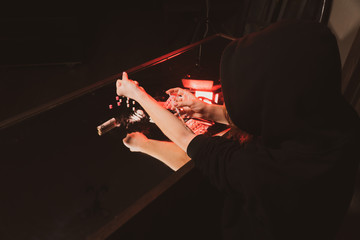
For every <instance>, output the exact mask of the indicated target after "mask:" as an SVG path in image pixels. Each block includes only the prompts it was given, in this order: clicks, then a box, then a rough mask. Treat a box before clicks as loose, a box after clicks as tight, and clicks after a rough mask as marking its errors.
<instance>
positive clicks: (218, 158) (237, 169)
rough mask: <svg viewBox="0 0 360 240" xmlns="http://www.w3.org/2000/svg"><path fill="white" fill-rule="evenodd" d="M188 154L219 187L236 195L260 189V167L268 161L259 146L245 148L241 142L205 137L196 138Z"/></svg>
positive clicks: (189, 147) (188, 149)
mask: <svg viewBox="0 0 360 240" xmlns="http://www.w3.org/2000/svg"><path fill="white" fill-rule="evenodd" d="M187 153H188V155H189V156H190V157H191V158H192V159H193V161H194V162H195V166H196V167H197V168H198V169H199V170H200V171H201V172H202V173H203V174H204V175H205V176H207V177H208V179H209V180H210V182H211V183H212V184H213V185H214V186H215V187H217V188H218V189H219V190H220V191H222V192H227V193H232V194H234V193H235V194H238V193H240V194H242V193H243V192H244V191H245V192H247V191H248V190H250V191H251V189H254V188H256V186H255V185H257V183H258V182H259V180H261V179H262V177H261V175H263V174H262V173H261V169H263V168H259V167H257V166H256V165H258V163H259V162H262V161H263V160H265V159H266V158H267V156H266V154H261V153H260V152H258V151H257V149H256V147H255V146H253V147H247V148H246V149H244V148H243V147H242V146H241V145H240V144H239V143H238V142H237V141H233V140H229V139H226V138H224V137H209V136H205V135H199V136H196V137H195V138H194V139H193V140H192V141H191V142H190V144H189V146H188V148H187Z"/></svg>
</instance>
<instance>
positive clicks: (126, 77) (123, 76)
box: [122, 72, 129, 80]
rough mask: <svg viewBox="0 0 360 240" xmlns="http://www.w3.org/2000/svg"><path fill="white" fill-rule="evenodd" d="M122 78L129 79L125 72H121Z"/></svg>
mask: <svg viewBox="0 0 360 240" xmlns="http://www.w3.org/2000/svg"><path fill="white" fill-rule="evenodd" d="M122 80H129V78H128V75H127V73H126V72H123V74H122Z"/></svg>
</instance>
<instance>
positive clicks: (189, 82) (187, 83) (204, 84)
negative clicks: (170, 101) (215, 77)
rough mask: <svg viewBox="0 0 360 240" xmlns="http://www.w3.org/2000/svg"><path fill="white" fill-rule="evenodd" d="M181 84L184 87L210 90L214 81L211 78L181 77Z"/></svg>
mask: <svg viewBox="0 0 360 240" xmlns="http://www.w3.org/2000/svg"><path fill="white" fill-rule="evenodd" d="M182 84H183V86H184V87H185V88H190V89H199V90H211V89H212V87H213V84H214V81H211V80H195V79H182Z"/></svg>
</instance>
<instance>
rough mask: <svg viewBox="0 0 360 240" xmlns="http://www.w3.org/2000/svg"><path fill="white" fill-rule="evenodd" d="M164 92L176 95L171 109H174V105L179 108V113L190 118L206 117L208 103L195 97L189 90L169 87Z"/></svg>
mask: <svg viewBox="0 0 360 240" xmlns="http://www.w3.org/2000/svg"><path fill="white" fill-rule="evenodd" d="M166 93H167V94H170V95H177V96H178V97H176V98H175V103H174V105H173V107H172V109H171V110H174V108H175V107H176V108H178V109H179V110H180V114H183V115H187V116H188V117H192V118H205V119H207V117H208V116H207V115H208V114H207V107H208V105H209V104H208V103H205V102H203V101H201V100H199V99H197V98H196V97H195V96H194V95H193V94H192V93H191V92H190V91H188V90H185V89H182V88H171V89H169V90H167V91H166Z"/></svg>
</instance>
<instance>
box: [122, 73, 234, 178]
mask: <svg viewBox="0 0 360 240" xmlns="http://www.w3.org/2000/svg"><path fill="white" fill-rule="evenodd" d="M116 93H117V95H119V96H126V97H129V98H132V99H134V100H135V101H137V102H138V103H139V104H140V105H141V106H142V107H143V108H144V110H145V111H146V112H147V113H148V114H149V116H150V117H151V118H152V120H153V121H154V122H155V124H156V125H157V126H158V127H159V128H160V130H161V131H162V132H163V133H164V134H165V135H166V136H167V137H168V138H169V139H170V140H171V141H172V142H164V141H157V140H153V139H148V138H147V137H146V136H145V135H143V134H142V133H130V134H128V135H127V136H126V137H125V138H124V139H123V142H124V144H125V146H127V147H128V148H129V149H130V151H133V152H143V153H146V154H148V155H150V156H152V157H155V158H157V159H159V160H160V161H162V162H164V163H165V164H166V165H167V166H169V167H170V168H171V169H173V170H175V171H176V170H177V169H179V168H180V167H181V166H183V165H184V164H185V163H186V162H188V161H189V160H190V158H189V157H188V156H187V154H186V149H187V146H188V145H189V143H190V142H191V140H192V139H193V138H194V137H195V136H196V135H195V134H194V133H193V132H192V131H191V130H190V129H188V128H187V127H186V125H185V124H184V123H183V122H182V121H181V120H179V119H178V118H177V117H176V116H174V115H173V114H172V113H171V112H169V111H168V110H167V109H166V108H164V107H163V106H162V105H161V104H160V103H158V102H157V101H156V100H155V99H154V98H152V97H151V96H150V95H149V94H147V93H146V92H145V90H144V89H143V88H142V87H139V86H138V83H137V82H136V81H132V80H130V79H128V75H127V73H125V72H124V73H123V75H122V79H121V80H117V82H116ZM167 93H168V94H172V95H179V96H181V97H179V98H177V100H176V102H175V105H174V107H177V108H179V109H182V111H181V114H187V115H188V116H190V117H198V118H204V119H208V120H212V121H216V122H220V123H225V124H228V122H227V120H226V118H225V114H224V107H223V106H221V105H210V104H207V103H204V102H202V101H200V100H198V99H197V98H195V96H194V95H192V94H191V93H190V92H188V91H187V90H184V89H181V88H172V89H169V90H168V91H167Z"/></svg>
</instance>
